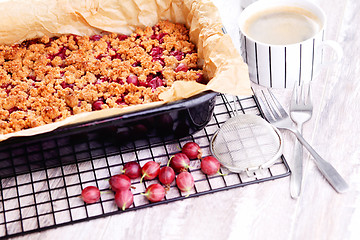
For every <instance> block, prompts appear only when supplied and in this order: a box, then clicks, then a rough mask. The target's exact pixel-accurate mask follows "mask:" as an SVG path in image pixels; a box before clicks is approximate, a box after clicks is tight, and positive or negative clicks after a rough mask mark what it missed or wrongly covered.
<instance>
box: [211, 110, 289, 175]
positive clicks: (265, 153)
mask: <svg viewBox="0 0 360 240" xmlns="http://www.w3.org/2000/svg"><path fill="white" fill-rule="evenodd" d="M210 149H211V152H212V154H213V155H214V156H215V157H216V158H217V159H218V160H219V162H220V163H221V164H222V165H223V166H224V167H226V168H228V169H229V170H230V171H232V172H242V171H246V172H251V171H256V170H258V169H263V168H268V167H270V166H271V165H273V164H274V163H275V161H276V160H277V159H279V157H280V156H281V154H282V136H281V133H280V132H279V130H277V129H276V128H275V127H273V126H272V125H270V124H269V123H268V122H267V121H265V120H264V119H263V118H261V117H259V116H257V115H253V114H240V115H237V114H236V115H235V116H234V117H232V118H230V119H229V120H227V121H226V122H225V123H224V124H223V125H222V126H221V127H220V129H219V130H218V131H217V132H216V133H215V134H214V136H213V138H212V139H211V143H210Z"/></svg>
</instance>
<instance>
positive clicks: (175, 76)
mask: <svg viewBox="0 0 360 240" xmlns="http://www.w3.org/2000/svg"><path fill="white" fill-rule="evenodd" d="M197 60H198V56H197V53H196V48H195V45H194V44H193V43H191V42H190V41H189V34H188V30H187V28H186V27H185V26H184V25H182V24H175V23H171V22H168V21H161V22H159V23H158V24H157V25H155V26H154V27H146V28H144V29H141V28H137V29H136V30H135V31H134V33H132V34H131V35H129V36H127V35H122V34H114V33H106V34H104V35H93V36H77V35H63V36H59V37H52V38H49V37H47V36H44V37H42V38H41V39H33V40H28V41H25V42H23V43H21V44H15V45H10V46H9V45H0V134H6V133H11V132H16V131H20V130H23V129H28V128H33V127H37V126H41V125H44V124H47V123H52V122H55V121H61V120H63V119H65V118H67V117H69V116H71V115H74V114H78V113H81V112H90V111H97V110H101V109H105V108H123V107H126V106H129V105H135V104H144V103H149V102H154V101H159V94H160V93H161V92H163V91H165V90H166V89H168V88H169V87H171V85H172V84H173V82H174V81H177V80H185V81H197V82H199V83H202V84H206V80H205V78H204V76H203V72H202V70H201V69H200V68H198V65H197Z"/></svg>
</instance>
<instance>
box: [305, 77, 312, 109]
mask: <svg viewBox="0 0 360 240" xmlns="http://www.w3.org/2000/svg"><path fill="white" fill-rule="evenodd" d="M307 90H308V91H307V97H306V103H307V104H308V105H312V99H311V82H309V84H308V89H307Z"/></svg>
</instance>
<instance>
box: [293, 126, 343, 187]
mask: <svg viewBox="0 0 360 240" xmlns="http://www.w3.org/2000/svg"><path fill="white" fill-rule="evenodd" d="M291 131H292V132H293V133H294V134H295V135H296V137H297V138H298V139H299V141H300V142H301V144H302V145H304V147H305V148H306V149H307V150H308V151H309V152H310V154H311V155H312V156H313V157H314V162H315V164H316V165H317V167H318V168H319V170H320V172H321V173H322V174H323V175H324V177H325V178H326V180H328V181H329V183H330V184H331V186H332V187H333V188H334V189H335V190H336V191H337V192H338V193H343V192H345V191H347V190H348V189H349V185H348V184H347V183H346V182H345V180H344V178H343V177H341V175H340V174H339V173H338V172H337V171H336V169H335V168H334V167H333V166H332V165H331V164H330V163H329V162H327V161H325V160H324V159H323V158H322V157H321V156H320V155H319V154H318V153H317V152H316V151H315V150H314V149H313V148H312V147H311V146H310V144H309V143H308V142H307V141H306V140H305V139H304V138H303V136H302V135H301V134H300V132H299V131H298V130H296V129H295V128H294V129H291Z"/></svg>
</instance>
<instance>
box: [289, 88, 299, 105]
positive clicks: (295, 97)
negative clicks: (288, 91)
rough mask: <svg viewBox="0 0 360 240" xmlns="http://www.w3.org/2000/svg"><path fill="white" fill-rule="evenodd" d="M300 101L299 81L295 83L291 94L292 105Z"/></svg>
mask: <svg viewBox="0 0 360 240" xmlns="http://www.w3.org/2000/svg"><path fill="white" fill-rule="evenodd" d="M297 103H298V85H297V83H295V84H294V88H293V91H292V95H291V102H290V104H291V105H296V104H297Z"/></svg>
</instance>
